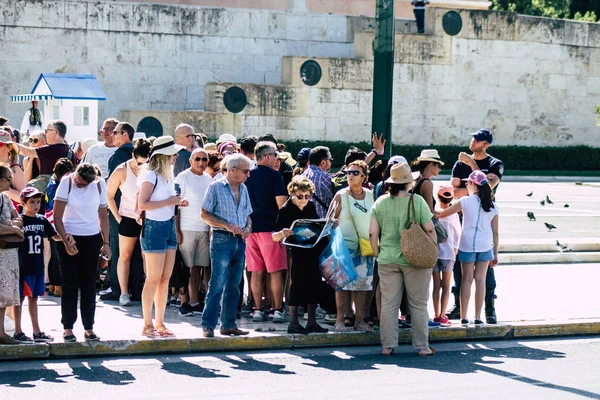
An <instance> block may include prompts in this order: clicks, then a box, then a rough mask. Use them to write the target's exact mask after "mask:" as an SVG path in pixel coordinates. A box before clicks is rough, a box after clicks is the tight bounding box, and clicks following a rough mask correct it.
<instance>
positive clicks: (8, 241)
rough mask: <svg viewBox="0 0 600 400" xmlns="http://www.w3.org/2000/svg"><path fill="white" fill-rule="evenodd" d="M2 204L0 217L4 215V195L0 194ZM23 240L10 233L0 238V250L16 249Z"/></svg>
mask: <svg viewBox="0 0 600 400" xmlns="http://www.w3.org/2000/svg"><path fill="white" fill-rule="evenodd" d="M0 198H1V199H2V204H1V205H0V215H2V214H4V194H3V193H0ZM24 240H25V239H24V238H22V237H21V236H19V235H15V234H14V233H11V234H9V235H2V236H0V249H16V248H17V247H19V246H20V245H21V243H22V242H23V241H24Z"/></svg>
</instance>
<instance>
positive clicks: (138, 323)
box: [0, 264, 600, 360]
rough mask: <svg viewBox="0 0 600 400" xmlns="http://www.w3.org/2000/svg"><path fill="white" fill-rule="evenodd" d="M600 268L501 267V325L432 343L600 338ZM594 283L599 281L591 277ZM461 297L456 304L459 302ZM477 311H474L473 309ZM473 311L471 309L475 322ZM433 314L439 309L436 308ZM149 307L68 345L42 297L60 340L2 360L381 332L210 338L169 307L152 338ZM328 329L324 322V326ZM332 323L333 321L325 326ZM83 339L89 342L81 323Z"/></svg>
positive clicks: (365, 340) (250, 345) (354, 341)
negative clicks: (146, 317)
mask: <svg viewBox="0 0 600 400" xmlns="http://www.w3.org/2000/svg"><path fill="white" fill-rule="evenodd" d="M598 276H600V264H553V265H527V266H524V265H522V266H517V265H515V266H510V267H506V268H501V267H499V268H498V269H497V270H496V278H497V281H498V291H497V295H498V300H497V301H496V309H497V313H498V319H499V324H498V325H486V326H484V327H474V326H473V325H470V326H468V327H462V326H460V325H458V321H455V322H456V324H457V325H456V326H453V327H451V328H439V329H435V330H431V331H430V338H431V341H432V342H437V341H454V340H484V339H486V340H490V339H492V340H504V339H514V338H531V337H553V336H565V335H591V334H594V335H598V334H600V304H599V303H598V302H597V298H596V295H595V293H596V289H597V288H596V281H597V277H598ZM590 278H592V279H590ZM452 302H453V300H452V299H451V300H450V303H451V304H452ZM470 310H473V307H472V306H471V307H470ZM472 314H473V311H470V312H469V317H470V318H472ZM24 315H25V316H24V318H23V326H24V330H25V332H26V333H27V334H31V324H30V322H29V317H28V315H27V314H26V313H24ZM430 315H431V311H430ZM141 318H142V316H141V305H140V304H139V303H137V304H134V305H133V306H132V307H120V306H119V305H118V303H116V302H106V303H105V302H100V301H99V302H98V305H97V311H96V324H95V331H96V333H97V334H98V335H99V336H100V337H101V338H102V341H101V342H96V343H85V342H79V343H63V342H62V328H61V324H60V299H58V298H53V297H48V298H44V299H42V300H40V324H41V327H42V329H43V330H45V331H46V333H48V334H50V335H52V336H54V337H55V342H54V343H51V344H49V345H46V344H40V345H37V344H36V345H19V346H0V360H10V359H31V358H57V357H91V356H122V355H139V354H164V353H190V352H204V351H232V350H265V349H283V348H286V349H289V348H299V347H324V346H348V345H372V344H378V343H379V334H378V333H377V332H373V333H362V332H353V331H348V332H346V333H327V334H310V335H308V336H302V335H288V334H287V332H286V328H287V324H275V323H272V322H263V323H254V322H252V321H251V320H250V319H249V318H247V317H242V319H241V320H239V321H238V322H239V325H240V327H241V328H243V329H248V330H250V335H249V336H246V337H221V336H220V334H219V331H218V329H217V330H216V332H215V334H216V337H215V338H211V339H205V338H202V330H201V326H200V324H201V318H200V316H198V315H197V316H193V317H183V316H181V315H179V313H178V309H177V308H173V307H168V308H167V311H166V324H167V326H168V327H169V328H170V329H171V330H172V331H173V332H175V334H176V335H177V338H174V339H147V338H144V337H143V336H141V334H140V333H141V330H142V319H141ZM319 322H320V323H322V324H323V321H319ZM323 325H324V326H326V325H325V324H323ZM75 335H76V336H77V337H78V339H79V340H82V339H83V329H82V327H81V324H80V321H78V322H77V323H76V326H75ZM399 342H400V343H410V332H408V331H401V334H400V339H399Z"/></svg>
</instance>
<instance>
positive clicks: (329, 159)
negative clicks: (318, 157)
mask: <svg viewBox="0 0 600 400" xmlns="http://www.w3.org/2000/svg"><path fill="white" fill-rule="evenodd" d="M325 161H331V162H333V158H327V159H326V160H325Z"/></svg>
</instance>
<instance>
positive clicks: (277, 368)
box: [221, 357, 295, 375]
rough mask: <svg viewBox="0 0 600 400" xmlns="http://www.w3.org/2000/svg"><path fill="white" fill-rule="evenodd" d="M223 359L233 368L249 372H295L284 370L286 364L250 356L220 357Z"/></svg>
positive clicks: (285, 373) (286, 373)
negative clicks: (236, 357) (241, 357)
mask: <svg viewBox="0 0 600 400" xmlns="http://www.w3.org/2000/svg"><path fill="white" fill-rule="evenodd" d="M221 359H222V360H223V361H227V362H228V363H230V364H233V365H234V368H236V369H238V370H240V371H249V372H260V371H263V372H270V373H272V374H276V375H294V374H295V372H292V371H285V368H286V366H285V365H281V364H272V363H268V362H263V361H260V360H257V359H255V358H252V357H244V358H243V359H233V358H231V357H221Z"/></svg>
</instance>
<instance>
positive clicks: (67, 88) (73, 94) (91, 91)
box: [31, 73, 106, 100]
mask: <svg viewBox="0 0 600 400" xmlns="http://www.w3.org/2000/svg"><path fill="white" fill-rule="evenodd" d="M42 79H43V80H45V81H46V84H47V85H48V87H49V88H50V91H51V92H52V97H54V98H55V99H65V100H106V95H105V94H104V91H103V90H102V87H101V86H100V83H99V82H98V81H97V80H96V76H95V75H91V74H89V75H83V74H56V73H43V74H40V77H39V78H38V80H37V82H36V83H35V85H34V86H33V89H32V90H31V93H35V90H36V88H37V86H38V85H39V84H40V82H41V81H42Z"/></svg>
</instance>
